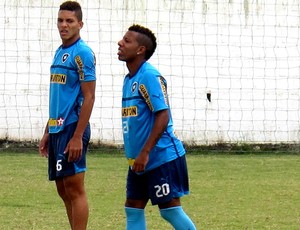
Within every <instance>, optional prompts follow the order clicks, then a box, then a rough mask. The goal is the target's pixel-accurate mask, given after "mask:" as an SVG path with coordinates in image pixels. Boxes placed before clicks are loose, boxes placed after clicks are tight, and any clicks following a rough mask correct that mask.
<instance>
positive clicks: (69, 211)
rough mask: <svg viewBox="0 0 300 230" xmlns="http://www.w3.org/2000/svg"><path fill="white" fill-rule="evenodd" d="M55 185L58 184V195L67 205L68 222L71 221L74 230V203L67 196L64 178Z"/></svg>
mask: <svg viewBox="0 0 300 230" xmlns="http://www.w3.org/2000/svg"><path fill="white" fill-rule="evenodd" d="M55 183H56V189H57V193H58V195H59V196H60V198H61V199H62V200H63V202H64V204H65V207H66V212H67V215H68V220H69V223H70V226H71V229H73V228H72V203H71V200H70V199H69V197H68V196H67V194H66V190H65V186H64V182H63V179H62V178H61V179H57V180H56V181H55Z"/></svg>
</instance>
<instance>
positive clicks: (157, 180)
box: [126, 155, 189, 205]
mask: <svg viewBox="0 0 300 230" xmlns="http://www.w3.org/2000/svg"><path fill="white" fill-rule="evenodd" d="M186 194H189V178H188V170H187V164H186V158H185V155H183V156H182V157H179V158H177V159H175V160H173V161H170V162H167V163H165V164H163V165H161V166H159V167H157V168H155V169H153V170H150V171H148V172H145V173H143V174H137V173H134V172H132V170H131V169H130V167H129V170H128V175H127V185H126V197H127V199H133V200H149V199H150V200H151V203H152V205H157V204H162V203H166V202H169V201H171V200H172V199H173V198H178V197H182V196H184V195H186Z"/></svg>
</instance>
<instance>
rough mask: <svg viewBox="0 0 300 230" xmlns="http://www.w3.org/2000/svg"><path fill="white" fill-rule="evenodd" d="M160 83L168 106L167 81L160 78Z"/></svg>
mask: <svg viewBox="0 0 300 230" xmlns="http://www.w3.org/2000/svg"><path fill="white" fill-rule="evenodd" d="M159 82H160V87H161V89H162V92H163V94H164V100H165V103H166V105H169V100H168V93H167V86H166V84H167V83H166V80H165V79H164V78H163V77H162V76H160V77H159Z"/></svg>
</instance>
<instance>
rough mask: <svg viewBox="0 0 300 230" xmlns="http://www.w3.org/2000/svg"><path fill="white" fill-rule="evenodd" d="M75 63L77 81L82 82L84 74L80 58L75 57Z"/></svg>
mask: <svg viewBox="0 0 300 230" xmlns="http://www.w3.org/2000/svg"><path fill="white" fill-rule="evenodd" d="M75 62H76V65H77V67H78V74H79V80H81V81H83V80H84V72H83V62H82V60H81V57H80V56H78V55H77V56H76V57H75Z"/></svg>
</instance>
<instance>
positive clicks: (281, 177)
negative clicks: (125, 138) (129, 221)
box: [0, 151, 300, 230]
mask: <svg viewBox="0 0 300 230" xmlns="http://www.w3.org/2000/svg"><path fill="white" fill-rule="evenodd" d="M187 159H188V164H189V174H190V189H191V194H190V195H189V196H186V197H184V198H183V199H182V204H183V207H184V209H185V211H186V212H187V213H188V214H189V215H190V217H191V218H192V219H193V220H194V222H195V224H196V226H197V228H198V229H222V230H223V229H272V230H273V229H280V230H281V229H286V230H293V229H300V170H299V167H300V155H295V154H294V155H285V154H276V155H272V154H243V155H234V154H219V155H218V154H188V155H187ZM88 166H89V169H88V171H87V174H86V188H87V192H88V198H89V205H90V218H89V229H91V230H106V229H111V230H118V229H125V228H124V225H125V216H124V210H123V203H124V199H125V190H124V187H125V177H126V161H125V159H124V158H123V156H122V155H121V154H119V153H117V154H104V153H102V152H98V153H97V152H95V151H93V153H92V154H90V155H89V156H88ZM0 172H1V176H0V229H1V230H15V229H21V230H29V229H37V230H43V229H55V230H64V229H69V226H68V222H67V218H66V215H65V210H64V207H63V204H62V201H61V200H60V199H59V198H58V196H57V194H56V191H55V187H54V183H53V182H49V181H48V179H47V160H46V159H45V158H42V157H40V156H39V155H38V154H37V153H26V154H25V153H24V154H20V153H9V152H1V153H0ZM146 210H147V211H146V216H147V223H148V229H149V230H160V229H164V230H168V229H172V228H171V227H170V226H169V225H168V224H167V223H165V222H164V221H163V220H162V219H161V218H160V216H159V213H158V211H157V207H153V206H151V205H148V206H147V209H146Z"/></svg>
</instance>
